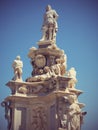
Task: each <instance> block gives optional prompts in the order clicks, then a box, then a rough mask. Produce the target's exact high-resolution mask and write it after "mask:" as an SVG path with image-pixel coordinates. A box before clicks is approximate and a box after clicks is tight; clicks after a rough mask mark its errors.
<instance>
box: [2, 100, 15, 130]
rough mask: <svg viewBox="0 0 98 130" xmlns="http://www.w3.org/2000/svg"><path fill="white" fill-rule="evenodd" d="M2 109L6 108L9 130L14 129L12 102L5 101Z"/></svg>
mask: <svg viewBox="0 0 98 130" xmlns="http://www.w3.org/2000/svg"><path fill="white" fill-rule="evenodd" d="M1 105H2V107H5V119H6V120H7V130H11V128H12V108H11V102H10V101H7V102H6V101H3V102H2V103H1Z"/></svg>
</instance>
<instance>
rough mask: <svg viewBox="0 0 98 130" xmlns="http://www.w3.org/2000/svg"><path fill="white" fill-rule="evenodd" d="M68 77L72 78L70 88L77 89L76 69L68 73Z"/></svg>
mask: <svg viewBox="0 0 98 130" xmlns="http://www.w3.org/2000/svg"><path fill="white" fill-rule="evenodd" d="M68 77H69V78H71V80H70V82H69V87H70V88H75V85H76V83H77V79H76V70H75V68H74V67H72V68H71V69H70V70H69V71H68Z"/></svg>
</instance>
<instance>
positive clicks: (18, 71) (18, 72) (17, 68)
mask: <svg viewBox="0 0 98 130" xmlns="http://www.w3.org/2000/svg"><path fill="white" fill-rule="evenodd" d="M12 67H13V69H14V78H13V80H15V81H16V80H22V68H23V62H22V61H21V58H20V56H17V57H16V59H15V60H14V61H13V64H12Z"/></svg>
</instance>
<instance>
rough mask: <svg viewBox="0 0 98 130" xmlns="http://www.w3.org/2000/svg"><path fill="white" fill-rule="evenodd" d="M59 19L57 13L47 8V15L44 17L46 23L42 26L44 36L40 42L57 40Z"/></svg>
mask: <svg viewBox="0 0 98 130" xmlns="http://www.w3.org/2000/svg"><path fill="white" fill-rule="evenodd" d="M57 19H58V14H57V12H56V11H55V10H53V9H52V8H51V6H50V5H48V6H47V7H46V13H45V15H44V22H43V25H42V31H43V36H42V39H41V40H40V41H44V40H54V41H55V40H56V32H57V31H58V24H57Z"/></svg>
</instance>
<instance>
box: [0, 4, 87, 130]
mask: <svg viewBox="0 0 98 130" xmlns="http://www.w3.org/2000/svg"><path fill="white" fill-rule="evenodd" d="M57 19H58V14H57V12H56V11H55V10H53V9H52V7H51V6H50V5H48V6H47V7H46V12H45V15H44V21H43V25H42V31H43V35H42V38H41V39H40V41H39V42H38V48H35V47H31V48H30V50H29V53H28V57H29V58H30V62H31V65H32V68H33V69H32V73H31V76H30V77H27V78H26V80H25V81H23V80H22V67H23V62H22V61H21V60H20V56H17V57H16V59H15V60H14V62H13V65H12V67H13V69H14V78H13V79H12V80H10V81H9V82H8V83H7V84H6V85H7V86H8V87H9V88H10V90H11V95H10V96H8V97H6V98H5V100H4V101H3V102H2V104H1V105H2V106H3V107H5V118H6V120H7V122H8V127H7V128H8V130H80V129H81V125H82V123H83V117H84V115H86V112H83V111H82V108H83V107H84V106H85V105H84V104H83V103H80V102H79V101H78V96H79V95H80V94H82V93H83V91H81V90H78V89H76V83H77V78H76V74H77V73H76V69H75V68H74V67H72V68H71V69H70V70H67V56H66V54H65V53H64V51H63V50H62V49H60V48H59V47H58V46H57V45H56V33H57V30H58V24H57ZM25 71H26V70H25Z"/></svg>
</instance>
